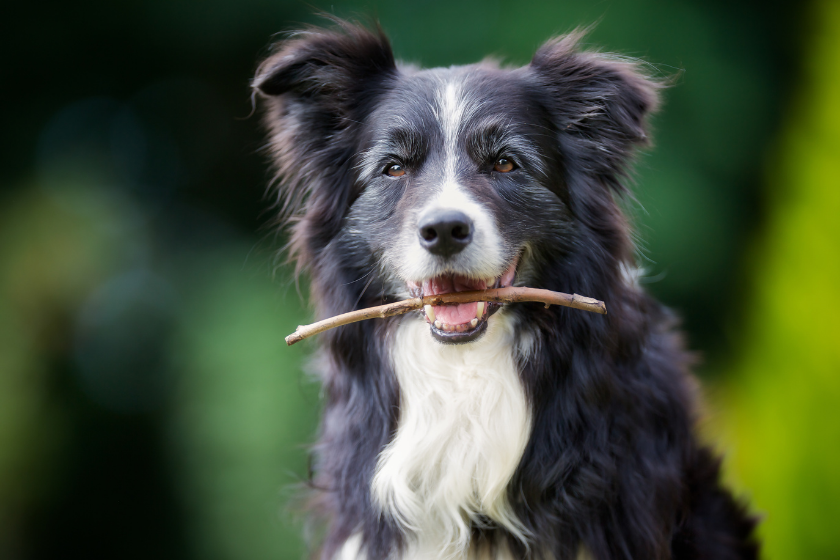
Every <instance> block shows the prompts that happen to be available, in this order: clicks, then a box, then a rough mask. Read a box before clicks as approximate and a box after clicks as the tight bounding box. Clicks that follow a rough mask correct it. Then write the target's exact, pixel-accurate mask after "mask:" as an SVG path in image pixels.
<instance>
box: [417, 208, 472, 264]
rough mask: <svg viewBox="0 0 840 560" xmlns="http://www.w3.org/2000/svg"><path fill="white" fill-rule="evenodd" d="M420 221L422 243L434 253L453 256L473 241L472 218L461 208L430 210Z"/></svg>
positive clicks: (419, 229) (419, 231) (419, 228)
mask: <svg viewBox="0 0 840 560" xmlns="http://www.w3.org/2000/svg"><path fill="white" fill-rule="evenodd" d="M418 222H419V223H418V233H419V235H420V245H422V246H423V248H425V249H426V250H427V251H428V252H430V253H432V254H433V255H438V256H441V257H451V256H452V255H455V254H457V253H460V252H461V251H462V250H464V248H466V246H467V245H469V244H470V241H472V237H473V228H474V226H473V223H472V220H470V218H469V217H468V216H467V215H466V214H464V213H463V212H461V211H460V210H453V209H447V210H430V211H427V212H425V213H424V214H423V215H422V216H421V217H420V219H419V220H418Z"/></svg>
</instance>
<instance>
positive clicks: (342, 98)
mask: <svg viewBox="0 0 840 560" xmlns="http://www.w3.org/2000/svg"><path fill="white" fill-rule="evenodd" d="M334 21H335V23H336V28H335V29H330V30H327V29H317V28H313V29H310V30H308V31H303V32H300V33H298V34H297V35H296V36H294V38H292V39H289V40H288V41H285V42H283V43H280V44H279V48H278V49H277V50H276V51H275V52H274V54H272V55H271V56H269V57H268V58H267V59H266V60H265V61H264V62H263V63H262V64H261V65H260V67H259V68H258V69H257V74H256V76H255V77H254V80H253V82H252V86H253V87H254V88H255V89H256V90H257V91H259V92H260V93H262V94H263V95H264V96H267V97H275V96H283V95H286V96H288V97H292V98H297V99H299V100H302V101H308V102H310V103H321V104H326V105H328V106H333V107H334V108H336V109H339V110H343V109H346V108H345V107H341V104H342V103H345V102H349V103H350V104H351V105H352V104H354V102H355V103H358V100H357V98H356V96H354V94H361V93H362V91H366V90H370V89H374V90H375V89H376V88H377V87H378V86H380V85H381V83H382V80H383V79H385V78H387V77H389V76H392V75H393V74H395V73H396V64H395V63H394V54H393V52H392V50H391V45H390V43H389V42H388V38H387V37H385V34H384V33H383V32H382V30H381V29H380V28H379V27H376V28H374V29H373V30H369V29H367V28H365V27H362V26H360V25H356V24H352V23H350V22H346V21H342V20H338V19H334ZM354 100H355V101H354Z"/></svg>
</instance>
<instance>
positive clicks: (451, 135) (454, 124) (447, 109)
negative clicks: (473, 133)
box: [435, 80, 466, 182]
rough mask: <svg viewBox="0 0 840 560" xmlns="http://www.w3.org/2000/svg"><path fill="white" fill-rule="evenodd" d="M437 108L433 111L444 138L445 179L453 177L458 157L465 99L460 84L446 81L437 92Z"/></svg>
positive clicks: (448, 179) (452, 178)
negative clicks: (459, 134)
mask: <svg viewBox="0 0 840 560" xmlns="http://www.w3.org/2000/svg"><path fill="white" fill-rule="evenodd" d="M438 105H439V110H438V111H435V113H436V116H437V119H438V122H439V123H440V128H441V130H442V132H443V139H444V148H443V149H444V158H445V159H444V171H445V173H446V181H447V182H449V181H453V180H454V179H455V163H456V160H457V158H458V132H459V131H460V130H461V124H462V123H463V120H464V116H465V113H466V110H465V109H466V108H465V105H466V99H464V96H463V94H462V87H461V84H460V83H458V82H457V81H455V80H450V81H448V82H446V83H445V84H444V86H443V88H441V90H439V92H438Z"/></svg>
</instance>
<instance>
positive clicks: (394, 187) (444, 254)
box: [253, 22, 658, 342]
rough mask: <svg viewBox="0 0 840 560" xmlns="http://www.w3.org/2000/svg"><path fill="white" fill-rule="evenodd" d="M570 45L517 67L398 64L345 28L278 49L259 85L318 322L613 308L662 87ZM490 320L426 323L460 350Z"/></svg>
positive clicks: (367, 34)
mask: <svg viewBox="0 0 840 560" xmlns="http://www.w3.org/2000/svg"><path fill="white" fill-rule="evenodd" d="M578 39H579V34H572V35H569V36H565V37H561V38H559V39H555V40H553V41H550V42H548V43H547V44H545V45H544V46H543V47H542V48H541V49H539V51H538V52H537V53H536V54H535V56H534V58H533V60H532V61H531V63H530V64H529V65H527V66H524V67H521V68H514V69H503V68H499V67H498V65H496V64H494V63H490V62H483V63H479V64H475V65H470V66H459V67H451V68H437V69H430V70H420V69H416V68H413V67H401V66H398V65H397V64H396V63H395V61H394V57H393V54H392V51H391V48H390V45H389V43H388V40H387V38H386V37H385V36H384V35H383V34H382V32H381V31H380V30H378V29H377V30H373V31H370V30H367V29H365V28H363V27H359V26H356V25H352V24H349V23H345V22H339V23H338V28H337V29H335V30H317V29H316V30H310V31H308V32H304V33H301V34H299V35H297V36H294V37H292V38H291V39H289V40H288V41H286V42H284V43H282V44H281V45H279V48H278V50H277V51H276V52H275V53H274V54H273V55H272V56H270V57H269V58H268V59H267V60H266V61H265V62H264V63H263V64H262V65H261V66H260V68H259V70H258V72H257V76H256V78H255V80H254V84H253V85H254V87H255V88H256V90H257V91H258V92H259V93H260V94H261V95H262V96H263V97H265V98H266V100H267V102H268V109H269V110H268V112H267V124H268V127H269V131H270V147H271V149H272V150H273V155H274V159H275V162H276V165H277V170H278V178H279V179H280V180H281V184H282V187H281V189H280V193H281V197H280V200H281V204H282V205H283V206H284V209H285V212H284V215H285V216H286V219H287V220H288V221H290V222H291V223H292V228H291V235H292V239H291V248H292V254H293V257H294V258H295V259H297V261H298V263H299V265H301V266H302V267H306V268H309V269H310V271H311V274H312V276H313V282H314V287H315V289H316V291H317V292H318V296H319V298H321V299H323V300H325V301H326V302H327V303H326V305H327V309H325V310H324V311H325V312H327V313H340V312H346V311H349V310H350V309H351V308H352V307H353V306H359V305H360V304H361V305H362V306H366V305H370V304H375V303H377V301H376V300H380V301H381V299H382V298H385V299H389V298H392V299H397V298H404V297H406V296H408V295H409V294H412V295H417V294H419V293H423V294H424V295H429V294H438V293H447V292H451V291H462V290H476V289H484V288H487V287H493V286H509V285H512V284H514V283H516V284H517V285H524V286H530V287H546V288H550V289H562V288H566V290H564V291H576V292H579V293H584V294H587V295H592V296H594V297H599V298H604V297H605V296H607V295H608V294H606V293H604V291H605V290H609V286H610V282H611V281H612V279H614V278H615V277H616V276H617V275H618V274H619V268H620V265H621V263H622V261H624V260H626V259H627V258H629V254H630V251H631V248H630V241H629V236H628V233H627V228H626V227H625V226H624V221H623V220H622V218H621V214H620V212H619V210H618V208H617V206H616V204H615V201H614V196H615V195H616V193H619V192H621V190H622V187H621V183H620V180H621V178H622V176H623V175H624V174H625V171H626V165H627V162H628V160H629V157H630V156H631V155H632V152H633V150H634V148H635V147H636V146H638V145H640V144H643V143H644V142H645V141H646V126H645V117H646V115H647V114H648V113H649V112H650V111H651V110H652V109H653V108H654V107H655V105H656V101H657V97H656V89H657V87H658V86H657V85H656V84H655V83H654V82H652V81H650V80H649V79H647V78H645V77H644V76H643V75H642V74H641V73H639V71H638V69H637V67H636V66H635V65H634V64H633V63H630V62H627V61H624V60H620V59H617V58H613V57H609V56H604V55H600V54H596V53H587V52H580V51H579V50H578V48H577V42H578ZM587 290H590V291H587ZM599 290H600V291H599ZM354 300H355V301H354ZM496 309H497V306H496V305H494V304H483V303H471V304H461V305H454V306H447V307H435V308H430V307H427V308H426V320H427V321H428V322H429V323H430V330H431V333H432V335H433V336H435V337H436V338H438V339H439V340H441V341H445V342H468V341H470V340H474V339H475V338H476V337H478V336H480V335H481V333H483V332H484V330H485V329H486V327H487V321H488V318H489V316H490V315H491V314H492V313H493V312H494V311H495V310H496Z"/></svg>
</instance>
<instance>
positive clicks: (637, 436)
mask: <svg viewBox="0 0 840 560" xmlns="http://www.w3.org/2000/svg"><path fill="white" fill-rule="evenodd" d="M578 38H579V37H578V36H577V35H575V34H572V35H569V36H565V37H561V38H559V39H556V40H554V41H551V42H549V43H547V44H546V45H544V46H543V47H542V48H541V49H540V50H539V51H538V52H537V53H536V55H535V56H534V58H533V60H532V62H531V64H530V65H528V66H526V67H523V68H518V69H512V70H504V69H499V68H497V67H495V66H493V65H492V64H489V63H484V64H480V65H475V66H472V67H464V68H461V69H454V70H446V72H459V74H458V75H459V76H461V79H462V82H463V83H464V84H465V88H468V91H469V92H470V94H471V95H475V96H476V97H481V99H482V100H483V102H484V105H483V106H484V107H489V108H490V109H489V110H488V111H487V112H486V114H482V115H479V116H477V117H476V119H474V121H475V122H471V123H470V124H469V125H468V130H466V131H465V140H464V147H463V149H464V154H465V155H464V161H466V162H468V163H469V162H481V161H491V162H492V160H493V158H494V157H498V155H499V153H500V151H502V150H505V153H510V154H513V156H515V157H516V158H517V163H518V164H519V166H520V169H519V170H518V172H517V173H510V174H507V175H505V176H496V175H493V174H492V173H491V172H490V170H489V169H485V168H482V166H481V165H480V164H478V165H477V166H476V169H475V170H471V169H467V168H466V167H464V168H463V169H459V179H460V180H461V182H462V183H463V184H464V185H465V187H466V188H468V189H469V190H470V192H471V193H472V194H473V195H474V197H475V198H476V199H477V200H479V201H480V202H481V203H482V204H483V205H485V206H486V207H487V208H489V209H490V210H491V212H492V213H493V215H494V216H496V217H497V219H498V221H499V229H500V231H501V232H502V234H503V237H504V241H505V244H506V246H505V249H504V250H505V251H506V252H507V253H506V254H513V253H514V252H515V251H516V250H519V249H520V248H522V247H527V250H526V251H525V253H524V254H523V258H522V265H521V266H520V270H519V272H518V274H517V280H518V282H520V283H522V284H523V285H528V286H531V287H539V288H547V289H551V290H556V291H562V292H569V293H572V292H576V293H581V294H586V295H590V296H593V297H597V298H598V299H603V300H604V301H606V302H607V306H608V309H609V315H607V316H606V317H604V316H600V315H594V314H591V313H584V312H581V311H578V310H572V309H567V308H562V307H552V308H550V309H548V310H546V309H544V308H543V307H542V306H541V305H536V304H533V305H532V304H518V305H517V306H512V307H511V308H510V309H507V310H506V312H509V313H516V314H518V315H519V317H520V324H521V325H527V327H523V329H524V328H527V329H530V332H531V333H532V334H533V335H534V336H535V337H536V338H535V340H537V351H535V352H533V353H532V354H531V356H530V358H529V359H527V360H525V361H523V363H521V364H520V371H521V379H522V383H523V384H524V386H525V388H526V392H527V395H528V398H529V401H530V405H531V407H532V411H533V417H534V424H533V431H532V435H531V439H530V441H529V444H528V446H527V449H526V451H525V454H524V456H523V457H522V460H521V463H520V466H519V468H518V471H517V473H516V475H515V477H514V480H513V481H512V483H511V485H510V487H509V497H510V501H511V503H512V504H513V505H514V508H515V510H516V513H517V515H518V516H519V518H520V519H521V520H522V521H523V522H524V523H525V525H526V526H527V527H528V528H529V529H530V531H531V534H533V535H534V537H533V540H532V541H531V542H529V543H528V546H527V547H526V546H525V545H524V544H523V543H520V542H518V541H516V540H515V539H510V540H509V545H510V546H511V548H512V549H513V551H514V553H515V555H517V556H519V557H522V558H541V557H542V556H541V555H542V554H544V553H545V554H550V555H551V556H550V557H552V558H555V559H558V560H559V559H567V558H574V556H575V554H576V552H577V550H578V547H579V545H580V544H581V543H583V544H585V545H586V546H587V547H588V548H589V550H590V551H591V553H592V555H593V557H594V558H595V559H598V560H607V559H619V558H621V559H630V558H633V559H650V560H664V559H668V558H675V559H727V558H733V559H735V558H738V559H750V558H756V557H757V550H758V546H757V544H756V542H755V541H754V539H753V536H752V531H753V525H754V522H753V521H752V520H751V519H750V518H749V517H748V516H747V515H746V513H745V511H744V508H743V507H742V506H741V505H739V504H737V503H736V502H735V501H734V500H733V498H732V497H731V495H730V494H729V493H728V492H727V491H726V490H724V489H723V488H722V487H721V486H720V483H719V464H718V461H717V459H715V458H714V457H713V456H712V454H711V452H710V451H709V450H708V449H706V448H705V447H703V446H702V445H701V444H700V443H699V442H698V440H697V438H696V437H695V435H694V427H693V422H694V414H695V412H694V410H695V400H696V395H695V394H694V390H693V381H692V378H691V377H690V375H689V373H688V367H689V365H690V361H691V360H690V357H689V355H688V354H687V353H686V352H685V350H684V349H683V344H682V341H681V338H680V335H679V334H678V333H677V332H676V331H675V323H676V321H675V319H674V318H673V317H672V316H671V315H670V314H669V312H668V311H667V310H665V309H664V308H663V307H662V306H660V305H659V304H658V303H656V302H655V301H654V300H652V299H651V298H650V297H649V296H647V295H646V294H645V293H644V292H642V291H641V290H639V289H638V288H636V287H633V286H631V285H629V284H628V283H627V282H626V281H625V280H624V279H623V278H622V275H621V267H622V266H623V265H626V264H627V263H632V260H633V246H632V243H631V238H630V230H629V227H628V224H627V222H626V221H625V219H624V217H623V215H622V213H621V211H620V210H619V207H618V205H617V202H616V201H617V198H618V197H620V196H622V194H623V193H624V187H623V183H622V179H623V177H624V176H625V175H626V172H627V165H628V164H629V162H630V159H631V156H632V155H633V152H634V150H635V149H636V148H637V147H639V146H641V145H644V144H645V143H646V142H647V132H646V117H647V115H648V114H649V113H650V112H651V111H652V110H654V109H655V108H656V106H657V98H658V95H657V89H658V87H659V86H658V85H657V84H656V83H655V82H654V81H652V80H650V79H648V78H646V77H645V76H644V75H643V74H641V73H640V71H639V69H638V68H637V67H636V66H635V65H634V64H632V63H630V62H627V61H623V60H620V59H617V58H610V57H607V56H604V55H600V54H596V53H588V52H581V51H579V50H578V48H577V41H578ZM441 72H443V71H441ZM432 77H433V75H432ZM430 80H431V78H430V77H429V75H427V74H424V73H423V72H419V71H415V70H413V69H408V70H406V69H402V68H398V66H397V65H396V63H395V61H394V57H393V54H392V52H391V48H390V45H389V42H388V40H387V38H386V37H385V36H384V34H383V33H382V31H381V30H379V29H378V28H377V29H373V30H367V29H365V28H363V27H360V26H356V25H353V24H349V23H346V22H341V21H338V22H337V29H334V30H322V29H311V30H309V31H306V32H304V33H301V34H299V35H296V36H294V37H292V38H290V39H288V40H287V41H285V42H283V43H281V44H280V45H279V46H278V49H277V50H276V52H275V53H274V54H273V55H271V56H270V57H269V58H268V59H267V60H266V61H265V62H264V63H263V64H262V65H261V66H260V68H259V70H258V72H257V76H256V78H255V80H254V87H255V88H256V90H257V91H258V92H259V93H260V94H261V96H262V98H263V99H264V102H265V105H266V107H267V114H266V123H267V126H268V130H269V136H270V147H271V149H272V150H273V156H274V162H275V164H276V168H277V171H278V178H279V179H280V181H281V184H282V188H281V189H280V190H279V193H280V197H279V201H280V206H281V214H282V218H281V222H283V223H285V224H288V225H289V229H290V235H291V241H290V252H291V255H292V258H293V259H294V260H295V261H296V262H297V263H298V266H299V270H306V271H308V273H309V275H310V276H311V279H312V297H313V299H314V301H315V302H316V304H317V311H318V315H319V316H322V317H326V316H332V315H335V314H339V313H344V312H347V311H350V310H352V309H354V308H363V307H368V306H371V305H378V304H381V303H382V302H384V301H391V300H395V299H399V298H402V297H405V294H404V293H403V292H402V291H400V290H399V289H395V288H394V285H395V283H394V276H393V274H391V273H389V272H388V270H385V268H387V267H386V266H385V265H383V259H384V258H385V257H386V256H387V254H388V251H389V250H390V249H389V243H392V241H393V236H394V231H395V228H397V227H398V226H399V224H400V223H401V222H403V221H404V220H406V219H409V217H408V216H409V215H410V212H409V210H410V209H412V208H415V207H416V204H417V201H418V200H421V199H422V198H423V197H424V196H425V195H426V193H427V192H428V191H429V190H430V189H433V188H434V185H435V181H436V180H438V178H439V177H438V176H437V175H436V172H435V169H436V167H437V166H436V162H438V161H439V159H440V157H441V154H440V153H439V151H438V150H436V148H435V146H436V145H437V143H436V142H438V139H436V135H439V132H438V130H437V128H436V127H435V125H434V122H433V116H432V115H431V114H430V113H429V112H428V111H427V110H425V109H424V107H428V106H429V96H430V95H431V91H432V89H431V86H430V84H431V82H430ZM395 116H400V117H402V118H404V119H405V118H407V119H409V120H410V121H411V125H412V126H411V127H409V128H406V127H405V126H403V124H404V123H403V121H402V120H399V119H396V118H395ZM401 123H403V124H401ZM389 161H397V162H399V163H400V164H401V165H403V166H404V167H405V168H406V169H407V170H409V172H410V174H411V176H412V178H411V179H405V180H402V179H400V180H396V181H395V180H394V179H393V178H391V177H386V176H384V175H382V169H383V168H384V167H380V166H382V165H383V163H388V162H389ZM467 167H468V166H467ZM491 167H492V164H491ZM397 320H398V319H395V318H392V319H388V320H378V321H365V322H361V323H355V324H352V325H347V326H344V327H341V328H339V329H335V330H332V331H328V332H326V333H324V334H322V335H320V338H321V340H320V342H321V345H322V352H323V356H322V358H323V359H322V360H321V361H320V362H319V363H320V364H321V371H320V372H319V373H320V374H321V375H322V379H323V383H324V389H325V398H326V402H325V412H324V419H323V422H322V425H321V437H320V441H319V443H318V445H317V447H316V448H315V452H314V456H315V469H314V470H315V474H314V479H313V485H314V487H315V488H316V489H317V495H316V499H315V501H314V504H313V505H314V508H315V509H316V510H317V511H318V512H319V513H320V514H322V515H323V516H324V517H325V518H326V522H327V531H326V537H325V540H324V542H323V546H322V550H321V557H322V558H324V559H331V558H333V556H334V554H335V553H336V551H337V550H338V549H339V548H340V546H341V544H342V543H343V542H344V541H345V540H346V539H347V538H348V537H349V536H350V535H351V534H352V533H354V532H357V531H359V530H361V531H362V532H363V535H364V543H365V547H366V551H367V554H368V558H371V559H373V558H387V557H389V556H391V555H393V554H395V553H396V551H398V550H400V547H401V546H402V545H403V540H404V539H403V535H402V534H401V532H400V530H399V529H398V527H397V525H396V524H395V523H394V521H393V520H391V519H390V518H389V517H388V516H387V515H384V514H382V513H380V512H379V511H378V510H377V509H376V508H375V507H374V505H373V504H372V498H371V496H370V484H371V478H372V475H373V472H374V468H375V465H376V461H377V457H378V454H379V452H380V451H381V450H382V449H383V447H384V446H385V445H386V444H387V443H388V441H389V439H390V438H391V437H392V435H393V433H394V431H395V429H396V426H397V421H398V415H399V409H398V404H399V387H398V384H397V381H396V379H395V376H394V373H393V372H392V371H391V369H390V368H391V366H390V365H389V360H388V359H387V356H388V344H389V340H390V336H391V334H392V332H393V329H394V325H395V324H396V321H397ZM491 320H492V319H491ZM501 533H502V530H501V529H493V528H490V529H488V528H476V529H475V536H476V538H477V539H486V540H488V541H489V542H496V538H497V537H498V536H499V535H500V534H501Z"/></svg>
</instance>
